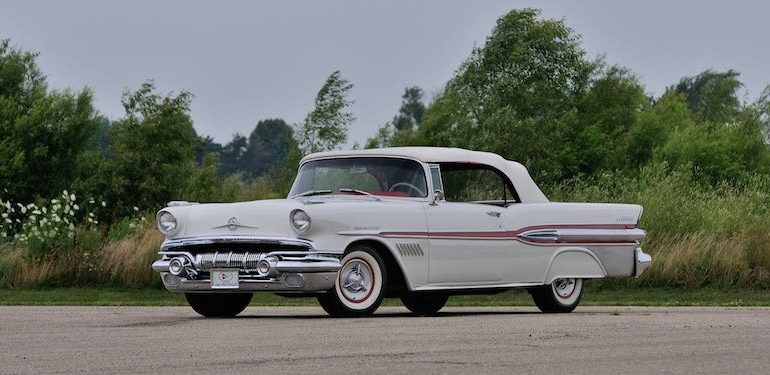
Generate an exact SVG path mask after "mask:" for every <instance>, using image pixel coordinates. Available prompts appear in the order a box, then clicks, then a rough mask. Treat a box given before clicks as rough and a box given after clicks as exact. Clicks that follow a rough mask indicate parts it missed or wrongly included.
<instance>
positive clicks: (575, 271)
mask: <svg viewBox="0 0 770 375" xmlns="http://www.w3.org/2000/svg"><path fill="white" fill-rule="evenodd" d="M606 276H607V271H605V270H604V267H603V266H602V263H601V262H600V261H599V258H597V257H596V255H595V254H594V253H592V252H591V251H590V250H588V249H586V248H582V247H563V248H560V249H559V250H557V251H556V252H555V253H554V255H553V256H552V257H551V261H550V262H549V263H548V269H547V271H546V273H545V280H543V284H546V285H547V284H550V283H552V282H553V281H554V280H555V279H559V278H577V279H596V278H602V277H606Z"/></svg>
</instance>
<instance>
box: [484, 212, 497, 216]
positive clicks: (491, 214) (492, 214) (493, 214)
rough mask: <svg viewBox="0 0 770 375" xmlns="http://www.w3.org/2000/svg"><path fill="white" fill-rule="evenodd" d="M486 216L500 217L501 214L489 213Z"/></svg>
mask: <svg viewBox="0 0 770 375" xmlns="http://www.w3.org/2000/svg"><path fill="white" fill-rule="evenodd" d="M485 214H487V215H489V216H494V217H500V213H499V212H497V211H487V212H485Z"/></svg>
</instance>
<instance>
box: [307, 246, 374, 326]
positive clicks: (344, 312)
mask: <svg viewBox="0 0 770 375" xmlns="http://www.w3.org/2000/svg"><path fill="white" fill-rule="evenodd" d="M385 285H387V272H386V268H385V261H383V260H382V257H380V255H379V254H377V251H376V250H375V249H374V248H372V247H370V246H366V245H358V246H353V247H352V248H351V249H350V250H348V252H347V254H346V255H345V257H343V258H342V268H340V271H339V272H338V273H337V281H336V282H335V283H334V289H332V290H330V291H328V292H326V293H324V294H322V295H320V296H318V303H320V304H321V307H322V308H323V309H324V310H325V311H326V312H327V313H328V314H329V315H331V316H334V317H341V316H368V315H371V314H372V313H374V311H375V310H377V308H378V307H380V304H381V303H382V299H383V297H384V296H385Z"/></svg>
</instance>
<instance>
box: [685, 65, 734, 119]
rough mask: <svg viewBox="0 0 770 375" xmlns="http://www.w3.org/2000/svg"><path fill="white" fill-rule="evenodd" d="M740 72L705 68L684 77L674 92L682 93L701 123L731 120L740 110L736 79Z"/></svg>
mask: <svg viewBox="0 0 770 375" xmlns="http://www.w3.org/2000/svg"><path fill="white" fill-rule="evenodd" d="M738 76H740V73H738V72H736V71H734V70H732V69H730V70H728V71H726V72H723V73H719V72H714V71H711V70H706V71H705V72H703V73H700V74H698V75H697V76H695V77H684V78H682V79H681V80H680V81H679V83H678V84H677V85H676V86H675V87H674V91H676V92H677V93H680V94H684V95H685V97H686V98H687V106H688V107H689V108H690V110H691V111H692V112H693V113H694V114H695V115H696V116H697V118H698V120H699V121H701V122H712V123H719V124H724V123H727V122H730V121H732V120H733V119H735V117H736V116H737V115H738V113H739V112H740V101H739V100H738V89H739V88H741V86H743V84H742V83H741V81H740V80H738Z"/></svg>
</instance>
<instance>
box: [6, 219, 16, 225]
mask: <svg viewBox="0 0 770 375" xmlns="http://www.w3.org/2000/svg"><path fill="white" fill-rule="evenodd" d="M17 220H18V219H17ZM5 222H6V223H7V224H11V223H13V221H11V219H5Z"/></svg>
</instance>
